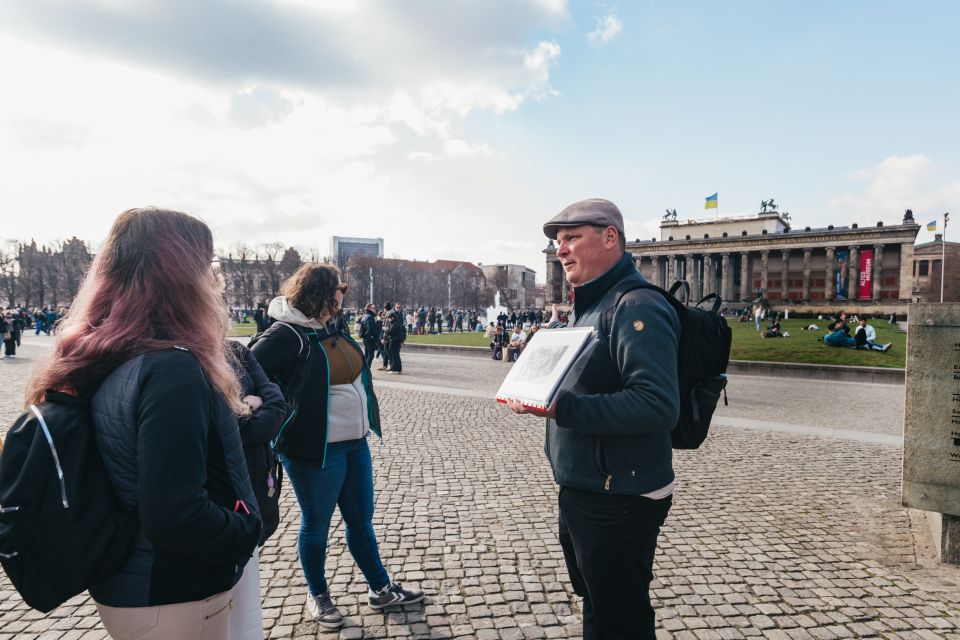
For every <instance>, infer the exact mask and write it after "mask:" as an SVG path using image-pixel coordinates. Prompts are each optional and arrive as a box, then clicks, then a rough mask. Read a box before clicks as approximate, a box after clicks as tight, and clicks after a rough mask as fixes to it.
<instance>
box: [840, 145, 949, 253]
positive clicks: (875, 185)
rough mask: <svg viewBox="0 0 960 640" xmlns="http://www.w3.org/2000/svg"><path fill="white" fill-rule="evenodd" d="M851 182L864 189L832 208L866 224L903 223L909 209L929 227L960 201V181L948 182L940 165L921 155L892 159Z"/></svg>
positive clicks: (856, 175) (858, 174) (860, 173)
mask: <svg viewBox="0 0 960 640" xmlns="http://www.w3.org/2000/svg"><path fill="white" fill-rule="evenodd" d="M850 180H852V181H853V182H855V183H859V184H860V185H861V186H860V188H859V189H857V190H855V191H853V192H850V193H845V194H841V195H838V196H835V197H833V198H830V199H829V201H828V206H829V207H830V209H833V210H835V211H838V212H839V213H841V214H842V216H843V217H844V218H848V219H850V220H851V221H854V222H859V223H862V224H874V223H876V222H877V221H878V220H884V221H886V222H888V223H889V222H899V221H900V220H901V219H902V216H903V212H904V210H905V209H913V213H914V217H915V218H916V220H917V222H918V223H922V224H926V222H928V221H929V220H931V219H933V218H935V217H937V216H939V215H941V214H942V213H943V212H944V211H949V209H950V206H951V205H956V203H957V202H958V201H960V180H958V179H947V180H946V181H945V179H944V178H943V177H942V176H941V170H940V167H939V166H938V165H937V163H936V162H935V161H934V160H933V159H931V158H928V157H926V156H923V155H919V154H914V155H909V156H890V157H889V158H886V159H885V160H883V161H882V162H880V163H879V164H877V165H876V166H874V167H871V168H869V169H862V170H859V171H856V172H854V173H853V174H851V176H850ZM923 233H925V232H923V231H921V235H922V234H923ZM921 239H922V238H921Z"/></svg>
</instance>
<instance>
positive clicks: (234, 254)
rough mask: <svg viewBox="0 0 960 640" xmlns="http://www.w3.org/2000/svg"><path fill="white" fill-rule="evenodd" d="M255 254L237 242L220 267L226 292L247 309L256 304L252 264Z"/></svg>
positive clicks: (248, 247) (247, 246)
mask: <svg viewBox="0 0 960 640" xmlns="http://www.w3.org/2000/svg"><path fill="white" fill-rule="evenodd" d="M255 258H256V253H255V252H254V250H253V249H251V248H250V246H249V245H247V244H246V243H243V242H238V243H237V244H235V245H233V248H232V249H231V250H230V253H229V254H228V256H227V259H226V260H225V261H224V262H223V264H222V265H221V266H222V268H223V275H224V280H225V284H226V285H227V292H228V295H230V296H231V297H232V298H233V299H234V300H239V301H240V302H241V303H242V304H243V306H244V307H245V308H247V309H252V308H253V307H254V305H255V304H256V289H255V287H254V281H253V278H254V273H253V266H254V265H253V262H254V260H255Z"/></svg>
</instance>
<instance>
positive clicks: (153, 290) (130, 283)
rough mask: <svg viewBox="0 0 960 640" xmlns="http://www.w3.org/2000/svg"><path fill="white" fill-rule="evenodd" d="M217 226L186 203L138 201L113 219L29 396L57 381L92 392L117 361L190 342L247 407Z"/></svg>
mask: <svg viewBox="0 0 960 640" xmlns="http://www.w3.org/2000/svg"><path fill="white" fill-rule="evenodd" d="M213 257H214V254H213V236H212V234H211V233H210V229H209V227H207V225H205V224H204V223H203V222H201V221H200V220H197V219H196V218H194V217H192V216H189V215H187V214H185V213H181V212H179V211H169V210H166V209H154V208H146V209H130V210H128V211H124V212H123V213H121V214H120V216H119V217H118V218H117V219H116V221H115V222H114V223H113V227H112V228H111V229H110V234H109V236H108V237H107V240H106V242H105V243H104V245H103V247H102V248H101V250H100V251H99V252H98V253H97V256H96V258H94V260H93V264H91V265H90V270H89V271H88V272H87V275H86V277H85V278H84V281H83V284H82V285H81V286H80V290H79V292H78V293H77V297H76V298H75V299H74V301H73V304H72V305H71V307H70V310H69V311H68V312H67V314H66V315H65V316H64V317H63V320H62V321H61V322H60V324H59V325H58V326H57V342H56V345H55V347H54V349H53V353H52V354H51V357H50V358H49V360H48V361H47V362H45V363H43V364H42V365H41V366H39V367H38V368H37V370H36V372H35V373H34V375H33V377H32V378H31V380H30V383H29V385H28V386H27V402H28V403H32V402H38V401H40V400H42V399H43V394H44V391H45V390H47V389H55V390H58V391H65V392H67V393H73V394H78V395H87V394H89V393H91V392H93V391H94V390H95V389H96V388H97V386H99V384H100V383H101V382H102V381H103V380H104V378H106V376H107V375H109V373H110V372H111V371H113V369H115V368H116V367H117V366H119V365H120V364H122V363H123V362H125V361H126V360H129V359H130V358H133V357H135V356H137V355H140V354H142V353H146V352H148V351H155V350H157V349H168V348H170V347H174V346H181V347H186V348H187V349H189V350H190V351H191V352H192V353H193V355H194V356H196V357H197V359H198V360H199V362H200V366H201V367H202V368H203V371H204V373H205V374H206V375H207V377H208V379H209V380H210V382H211V384H212V385H213V386H214V387H215V388H216V389H217V390H219V391H220V393H222V394H223V396H224V398H225V399H226V400H227V402H228V403H229V404H230V406H231V408H232V409H233V410H234V411H235V412H237V413H238V414H243V413H245V412H246V409H245V405H244V404H243V403H241V401H240V383H239V382H238V380H237V376H236V373H235V372H234V369H233V367H232V359H233V358H234V356H233V354H232V352H229V351H228V350H227V349H226V347H225V342H224V340H225V337H226V327H227V311H226V306H225V304H224V302H223V299H222V297H221V295H220V292H219V290H218V283H217V281H216V277H215V276H214V275H213V272H212V270H211V261H212V259H213Z"/></svg>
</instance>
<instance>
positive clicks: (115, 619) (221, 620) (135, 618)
mask: <svg viewBox="0 0 960 640" xmlns="http://www.w3.org/2000/svg"><path fill="white" fill-rule="evenodd" d="M231 604H232V602H231V600H230V592H229V591H224V592H223V593H218V594H217V595H215V596H210V597H209V598H207V599H205V600H195V601H193V602H181V603H178V604H165V605H160V606H157V607H108V606H106V605H103V604H100V603H97V612H98V613H99V614H100V620H102V621H103V626H104V627H105V628H106V630H107V633H109V634H110V637H111V638H113V639H114V640H227V639H228V636H229V632H230V608H231Z"/></svg>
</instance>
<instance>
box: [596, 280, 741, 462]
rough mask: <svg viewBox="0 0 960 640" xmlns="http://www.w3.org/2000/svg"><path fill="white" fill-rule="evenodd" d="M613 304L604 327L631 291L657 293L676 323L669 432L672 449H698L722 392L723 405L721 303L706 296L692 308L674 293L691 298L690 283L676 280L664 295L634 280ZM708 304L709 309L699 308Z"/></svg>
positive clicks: (725, 347)
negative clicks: (675, 403)
mask: <svg viewBox="0 0 960 640" xmlns="http://www.w3.org/2000/svg"><path fill="white" fill-rule="evenodd" d="M618 286H622V287H623V289H621V290H619V292H618V295H617V298H616V303H615V304H614V306H613V307H612V308H610V309H608V310H607V311H606V312H605V313H604V318H603V320H604V322H605V325H606V327H610V326H611V321H612V319H613V313H614V311H615V310H616V308H617V307H619V306H620V302H621V301H622V300H623V297H624V296H625V295H627V294H628V293H630V292H631V291H633V290H635V289H653V290H654V291H656V292H658V293H659V294H660V295H662V296H663V297H664V298H665V299H666V300H667V302H669V303H670V306H672V307H673V309H674V311H676V312H677V317H678V318H679V319H680V340H679V354H678V356H677V378H678V382H679V387H680V417H679V419H678V420H677V425H676V427H674V429H673V431H671V432H670V438H671V441H672V443H673V448H674V449H698V448H699V447H700V445H701V444H703V441H704V440H706V438H707V432H708V431H709V429H710V420H711V419H712V418H713V412H714V411H715V410H716V408H717V403H718V402H719V401H720V395H721V394H723V403H724V404H727V392H726V387H727V376H726V372H727V364H728V363H729V362H730V344H731V342H732V340H733V332H732V331H731V330H730V327H729V326H728V325H727V321H726V319H725V318H724V317H723V316H722V315H720V314H719V313H718V311H719V310H720V305H721V304H722V302H723V301H722V300H721V298H720V296H718V295H717V294H715V293H711V294H709V295H707V296H705V297H704V298H703V299H702V300H700V301H699V302H698V303H697V304H695V305H690V304H684V303H683V302H681V301H680V300H678V299H677V298H676V296H675V295H674V294H675V293H676V292H677V291H678V290H679V289H680V288H681V287H682V288H683V289H684V291H685V293H686V300H687V301H689V300H690V285H689V284H688V283H687V282H685V281H683V280H679V281H677V282H675V283H674V284H673V286H672V287H670V291H665V290H663V289H661V288H660V287H658V286H656V285H653V284H650V283H649V282H646V283H639V282H636V281H633V282H629V283H626V282H625V283H623V284H622V285H618ZM710 300H713V304H712V305H711V307H710V308H709V309H703V308H701V307H700V305H701V304H703V303H704V302H708V301H710ZM604 333H605V334H608V333H609V329H606V330H605V331H604Z"/></svg>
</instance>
